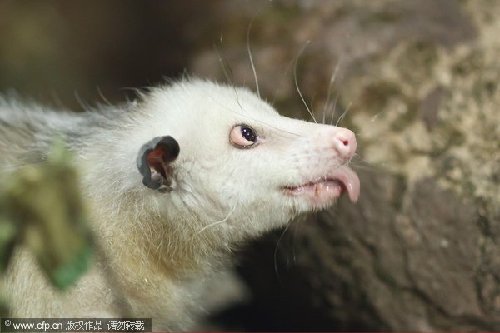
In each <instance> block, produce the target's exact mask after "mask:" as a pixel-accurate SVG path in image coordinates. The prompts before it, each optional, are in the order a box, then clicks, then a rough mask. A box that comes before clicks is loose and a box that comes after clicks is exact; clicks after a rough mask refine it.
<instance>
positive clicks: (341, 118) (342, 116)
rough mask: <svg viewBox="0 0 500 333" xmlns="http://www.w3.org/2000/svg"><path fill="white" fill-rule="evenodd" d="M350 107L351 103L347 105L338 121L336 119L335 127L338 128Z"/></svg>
mask: <svg viewBox="0 0 500 333" xmlns="http://www.w3.org/2000/svg"><path fill="white" fill-rule="evenodd" d="M351 106H352V102H351V103H349V104H348V105H347V107H346V108H345V111H344V112H343V113H342V114H341V115H340V117H339V119H337V123H336V124H335V126H339V124H340V123H341V122H342V120H343V119H344V117H345V115H346V114H347V112H349V109H350V108H351Z"/></svg>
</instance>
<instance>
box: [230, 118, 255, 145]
mask: <svg viewBox="0 0 500 333" xmlns="http://www.w3.org/2000/svg"><path fill="white" fill-rule="evenodd" d="M229 142H231V144H232V145H233V146H235V147H236V148H250V147H252V146H254V145H255V143H256V142H257V133H255V130H254V129H253V128H251V127H250V126H248V125H245V124H242V125H236V126H234V127H233V128H232V129H231V133H229Z"/></svg>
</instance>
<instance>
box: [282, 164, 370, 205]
mask: <svg viewBox="0 0 500 333" xmlns="http://www.w3.org/2000/svg"><path fill="white" fill-rule="evenodd" d="M283 190H284V191H285V193H286V194H287V195H293V196H307V197H310V198H312V199H314V200H315V201H319V202H322V201H329V200H332V199H335V198H338V197H340V196H341V195H342V193H344V192H347V194H348V195H349V199H351V201H352V202H356V201H357V200H358V197H359V192H360V183H359V178H358V176H357V175H356V173H355V172H354V171H352V170H351V169H350V168H349V167H347V166H341V167H339V168H337V169H335V170H333V171H332V172H331V173H330V174H328V175H326V176H322V177H319V178H316V179H314V180H311V181H308V182H306V183H303V184H300V185H295V186H290V185H289V186H284V187H283Z"/></svg>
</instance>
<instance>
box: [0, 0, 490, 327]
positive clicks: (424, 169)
mask: <svg viewBox="0 0 500 333" xmlns="http://www.w3.org/2000/svg"><path fill="white" fill-rule="evenodd" d="M499 18H500V2H498V1H495V0H468V1H467V0H422V1H394V0H371V1H356V0H354V1H349V0H345V1H343V0H338V1H321V0H317V1H314V0H295V1H293V0H273V1H269V0H252V1H244V0H212V1H203V0H198V1H197V0H189V1H130V0H126V1H123V0H121V1H118V0H107V1H97V0H91V1H88V0H86V1H82V0H74V1H63V0H60V1H33V0H32V1H28V0H26V1H14V0H0V91H1V92H2V93H4V94H9V93H16V94H18V95H19V96H21V97H22V98H29V99H33V100H36V101H38V102H41V103H44V104H46V105H49V106H55V107H60V108H70V109H72V110H75V111H81V110H82V109H83V108H84V107H85V106H86V105H90V106H92V105H95V104H96V103H106V102H108V101H109V102H112V103H117V102H121V101H124V100H126V99H127V98H133V96H134V94H133V91H132V90H131V89H130V88H141V87H148V86H152V85H155V84H158V83H163V82H165V81H166V79H172V78H174V79H175V78H179V77H181V76H182V75H185V74H189V75H195V76H200V77H203V78H209V79H213V80H218V81H221V82H229V83H233V84H237V85H243V86H247V87H249V88H250V89H253V90H255V89H256V82H255V80H254V75H253V72H252V68H251V62H250V57H249V52H248V51H249V49H250V51H251V53H252V56H253V61H254V63H255V69H256V73H257V77H258V84H259V90H260V93H261V95H262V96H263V97H264V98H265V99H267V100H268V101H270V102H272V103H273V104H274V105H275V106H276V108H277V109H278V110H279V111H280V113H282V114H284V115H288V116H293V117H297V118H303V119H308V120H311V119H310V116H308V114H307V111H306V108H305V107H304V104H303V103H302V101H301V99H300V97H299V95H298V93H297V88H298V89H300V91H301V92H302V94H303V95H304V99H305V100H306V102H307V103H308V105H309V107H310V108H311V109H312V110H313V112H314V113H315V117H316V119H320V120H324V121H325V122H328V123H333V124H336V123H337V122H338V123H339V124H340V125H342V126H346V127H349V128H352V129H353V130H354V131H355V132H356V133H357V135H358V140H359V157H358V158H357V159H356V160H354V161H353V167H354V169H356V170H357V172H358V173H359V175H360V178H361V183H362V195H361V199H360V201H359V203H358V204H356V205H353V204H351V203H349V202H348V200H340V202H339V203H338V205H336V206H335V207H333V208H331V209H330V210H328V211H324V212H321V213H317V214H312V215H310V216H304V217H301V218H299V219H298V220H297V221H294V222H293V223H292V224H291V226H290V227H289V228H288V229H286V230H279V231H277V232H275V233H271V234H269V235H267V236H266V237H263V238H262V239H259V240H256V241H255V242H252V243H250V244H246V245H245V246H244V247H242V251H241V253H240V254H239V258H238V260H237V271H238V276H239V277H238V278H239V279H240V281H241V282H242V283H244V285H245V286H246V287H245V290H246V291H245V293H244V294H245V295H246V297H244V298H241V299H240V298H238V297H236V298H234V299H233V300H232V301H233V302H229V303H224V304H226V306H223V307H220V309H219V310H220V311H219V313H217V314H215V315H214V316H212V317H211V318H208V319H207V327H216V328H218V329H232V330H240V331H246V330H252V331H259V330H268V331H269V330H273V331H279V330H282V331H283V330H288V331H290V330H295V331H300V330H306V331H307V330H309V331H311V330H314V331H322V330H329V331H333V330H339V331H340V330H342V331H346V330H371V331H375V330H415V331H422V330H425V331H430V330H451V329H453V330H490V331H495V330H500V111H498V110H497V109H498V107H499V105H500V93H499V90H498V82H499V79H500V61H499V60H498V59H500V39H499V38H498V36H499V35H500V20H499ZM216 296H217V295H215V297H216Z"/></svg>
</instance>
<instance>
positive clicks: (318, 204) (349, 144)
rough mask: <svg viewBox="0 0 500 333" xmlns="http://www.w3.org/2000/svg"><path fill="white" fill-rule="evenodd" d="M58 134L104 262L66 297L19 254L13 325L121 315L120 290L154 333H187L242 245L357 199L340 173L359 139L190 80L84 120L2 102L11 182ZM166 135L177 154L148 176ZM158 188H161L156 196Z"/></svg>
mask: <svg viewBox="0 0 500 333" xmlns="http://www.w3.org/2000/svg"><path fill="white" fill-rule="evenodd" d="M124 109H128V110H124ZM56 135H60V136H62V137H63V138H64V139H65V142H66V143H67V145H68V147H70V148H71V149H72V150H73V151H74V152H75V153H76V157H77V160H76V164H77V165H78V168H79V172H80V174H81V176H82V179H81V183H82V188H83V191H84V195H85V199H86V201H87V202H88V204H89V206H90V207H91V214H92V228H93V230H94V233H95V234H96V236H97V237H98V239H99V241H100V243H101V244H102V247H103V248H104V250H105V253H106V254H107V257H108V259H109V260H108V262H105V263H103V262H98V263H97V264H96V265H95V267H93V268H92V270H91V272H90V273H89V274H87V275H85V276H84V277H83V278H82V279H81V280H80V281H79V282H78V283H77V285H76V286H75V287H74V288H72V289H71V290H70V291H69V292H68V293H66V294H64V295H61V294H59V293H57V292H56V291H53V290H52V288H51V287H50V286H49V285H48V283H47V282H46V281H45V278H44V276H43V275H42V274H41V272H40V271H39V270H38V269H37V267H36V266H35V264H34V263H33V261H32V259H31V257H30V255H29V254H28V253H25V252H23V251H20V252H19V253H18V254H17V256H16V258H15V261H14V262H13V265H12V267H11V269H10V272H9V277H8V280H7V286H6V287H7V290H8V291H9V296H10V301H11V304H12V308H13V311H14V313H13V314H14V315H15V316H19V317H51V316H57V317H75V316H100V317H110V316H120V309H121V306H122V305H123V304H117V302H118V300H117V299H116V298H115V296H114V294H113V293H112V292H111V289H110V287H116V289H117V290H119V291H120V292H121V294H122V295H121V296H123V300H124V301H125V302H126V306H127V307H128V308H129V309H131V310H132V314H133V315H135V316H143V317H152V318H153V324H154V326H155V328H157V329H160V328H161V329H182V328H186V327H189V325H190V324H191V322H192V314H193V313H196V312H197V311H198V310H199V309H198V308H199V304H200V303H199V302H198V299H197V296H198V295H199V294H200V293H199V292H200V290H201V289H202V288H203V284H204V283H206V281H207V280H206V279H208V278H210V275H211V273H212V272H214V271H217V270H218V269H219V267H220V266H221V265H223V264H224V261H225V258H226V257H227V254H228V252H230V250H231V249H232V248H233V247H234V246H235V245H237V244H238V242H240V241H242V240H245V239H248V238H250V237H255V236H257V235H259V234H260V233H262V232H264V231H266V230H269V229H272V228H275V227H278V226H281V225H284V224H285V223H286V222H288V221H289V220H290V219H291V218H292V217H293V216H295V215H296V214H297V213H300V212H303V211H310V210H314V209H320V208H323V207H326V206H328V205H330V204H331V203H332V202H333V201H334V200H335V199H336V198H337V197H338V196H339V195H340V194H341V192H342V191H343V190H347V192H348V194H349V196H350V197H351V199H353V200H355V199H356V198H357V196H358V194H359V181H358V178H357V177H356V175H355V174H354V173H353V172H352V171H351V170H350V169H349V168H347V167H346V166H345V164H346V163H347V162H348V161H349V160H350V158H351V157H352V156H353V154H354V152H355V150H356V140H355V138H354V135H353V134H352V132H350V131H348V130H346V129H342V128H337V127H332V126H326V125H320V124H314V123H308V122H304V121H299V120H295V119H290V118H285V117H281V116H279V115H278V114H277V113H276V111H275V110H274V109H273V108H272V107H271V106H269V105H268V104H267V103H265V102H263V101H262V100H261V99H259V98H258V97H256V96H255V95H254V94H252V93H251V92H249V91H247V90H245V89H241V88H233V87H226V86H220V85H217V84H214V83H210V82H203V81H198V80H189V81H183V82H179V83H177V84H173V85H171V86H168V87H160V88H156V89H153V90H152V91H151V92H150V93H148V94H146V95H145V96H142V99H141V101H140V102H139V103H131V104H129V105H126V106H125V107H116V108H112V107H109V108H108V109H107V110H102V111H100V112H87V113H61V112H54V111H47V110H42V109H41V108H40V107H37V106H34V105H23V104H18V103H15V102H5V101H4V102H0V166H2V168H3V169H4V171H5V172H8V171H9V170H12V169H13V168H14V169H15V168H17V167H18V166H19V165H20V164H23V163H32V162H39V161H43V159H44V156H45V154H46V152H47V150H48V148H49V146H50V144H51V143H52V142H53V139H54V137H55V136H56ZM166 136H168V137H169V138H170V140H173V142H174V143H175V144H177V143H178V147H179V148H180V152H178V156H177V154H175V156H173V157H172V158H170V159H167V158H163V157H164V156H163V155H162V158H163V160H161V161H160V162H158V163H156V162H154V157H156V156H157V155H155V154H156V151H155V150H154V149H156V148H155V146H154V145H153V146H151V147H152V148H151V149H153V150H151V149H150V150H147V152H149V153H148V154H151V155H147V156H146V155H144V156H146V157H147V158H144V159H143V161H145V163H150V165H147V166H146V169H147V171H144V172H143V174H142V175H141V173H140V172H139V171H138V168H137V164H136V161H137V158H138V154H141V153H140V152H141V151H143V150H144V149H145V147H148V146H147V145H145V144H146V143H148V142H149V143H150V142H151V140H152V139H153V138H162V137H166ZM172 138H173V139H172ZM162 149H166V152H165V151H160V152H159V154H168V153H169V151H168V149H169V148H162ZM151 151H153V153H154V154H152V153H151ZM140 157H141V156H139V160H140ZM141 172H142V171H141ZM148 177H149V178H148ZM141 178H143V180H142V182H141ZM145 178H148V179H149V181H150V183H148V182H147V181H145V180H144V179H145ZM167 178H168V179H167ZM158 182H161V184H163V185H164V184H167V185H166V186H163V185H162V186H161V188H160V189H163V190H160V189H158V190H156V189H153V188H156V187H155V186H156V185H155V184H157V185H158V186H159V185H160V183H158ZM149 184H152V185H151V186H149ZM145 185H148V186H149V187H148V186H145ZM165 189H166V190H165ZM104 265H107V266H108V267H109V268H111V269H112V270H113V271H114V272H115V275H116V277H117V279H116V280H117V281H116V282H117V285H116V286H109V284H108V281H107V280H106V273H105V270H104Z"/></svg>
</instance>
